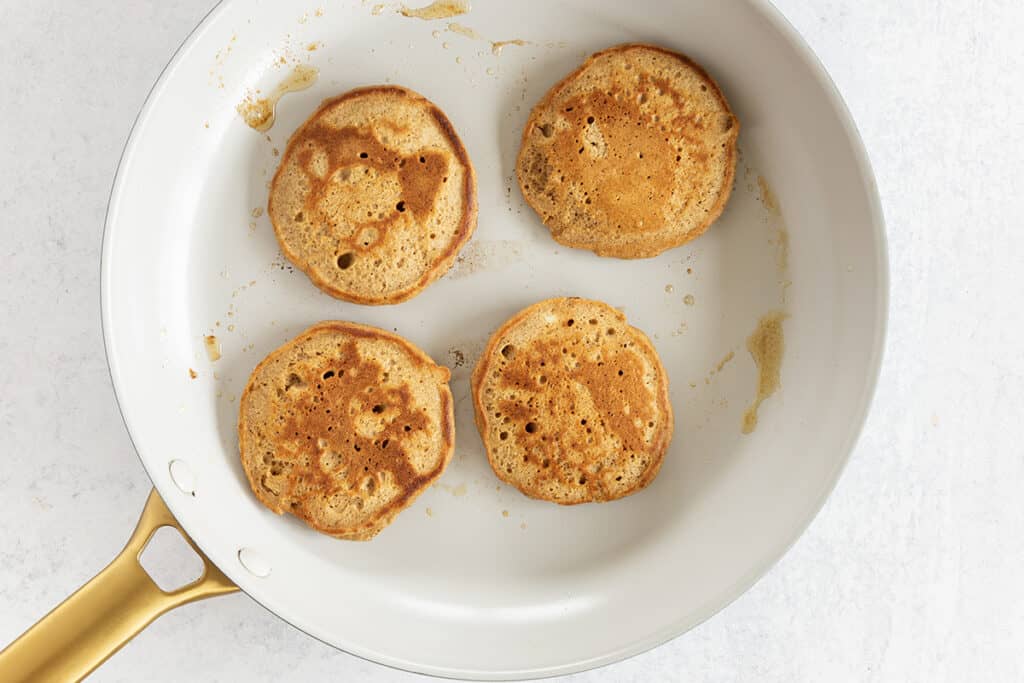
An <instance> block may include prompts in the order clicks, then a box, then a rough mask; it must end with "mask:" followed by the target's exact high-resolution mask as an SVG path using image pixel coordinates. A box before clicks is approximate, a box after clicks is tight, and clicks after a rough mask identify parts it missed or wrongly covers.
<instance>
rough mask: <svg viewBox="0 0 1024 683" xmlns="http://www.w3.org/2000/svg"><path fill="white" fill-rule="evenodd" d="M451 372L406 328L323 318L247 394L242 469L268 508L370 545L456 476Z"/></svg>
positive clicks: (258, 375) (267, 363)
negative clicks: (448, 471)
mask: <svg viewBox="0 0 1024 683" xmlns="http://www.w3.org/2000/svg"><path fill="white" fill-rule="evenodd" d="M449 376H450V374H449V371H448V369H447V368H444V367H441V366H438V365H436V364H435V363H434V362H433V361H432V360H431V359H430V357H429V356H427V355H426V354H425V353H423V352H422V351H420V350H419V349H418V348H416V347H415V346H413V344H411V343H410V342H408V341H406V340H405V339H402V338H401V337H399V336H398V335H396V334H392V333H391V332H387V331H385V330H379V329H377V328H374V327H367V326H364V325H357V324H355V323H348V322H322V323H319V324H317V325H314V326H313V327H311V328H309V329H308V330H306V331H305V332H303V333H302V334H300V335H299V336H298V337H296V338H295V339H293V340H292V341H290V342H288V343H286V344H285V345H284V346H282V347H280V348H278V349H277V350H275V351H273V352H272V353H271V354H270V355H269V356H267V357H266V358H265V359H263V361H262V362H261V363H260V364H259V365H258V366H256V369H255V370H253V373H252V376H251V377H250V378H249V383H248V384H247V385H246V387H245V391H244V392H243V393H242V401H241V411H240V415H239V419H238V441H239V448H240V450H241V456H242V467H243V469H244V470H245V474H246V476H247V477H248V478H249V484H250V485H251V486H252V490H253V492H254V493H255V494H256V497H257V498H258V499H259V500H260V502H261V503H263V504H264V505H266V506H267V507H268V508H270V509H271V510H273V511H274V512H276V513H277V514H282V513H285V512H290V513H291V514H293V515H295V516H296V517H298V518H300V519H302V520H303V521H305V522H306V523H307V524H308V525H309V526H311V527H313V528H314V529H316V530H317V531H321V532H323V533H325V534H329V535H331V536H336V537H338V538H346V539H350V540H359V541H363V540H369V539H370V538H373V537H374V536H375V535H376V534H377V533H378V532H379V531H380V530H381V529H383V528H384V527H385V526H387V525H388V524H390V523H391V521H392V520H393V519H394V518H395V516H396V515H397V514H398V513H399V512H400V511H402V510H403V509H404V508H406V507H408V506H409V505H411V504H412V502H413V501H414V500H415V499H416V497H417V496H418V495H419V494H420V493H421V492H422V491H423V490H424V489H425V488H426V487H427V486H429V485H430V484H431V483H432V482H433V481H434V480H436V479H437V478H438V477H439V476H441V473H442V472H443V471H444V468H445V466H446V465H447V464H448V461H449V460H450V459H451V456H452V451H453V449H454V447H455V423H454V416H453V412H452V395H451V391H450V390H449V389H448V379H449Z"/></svg>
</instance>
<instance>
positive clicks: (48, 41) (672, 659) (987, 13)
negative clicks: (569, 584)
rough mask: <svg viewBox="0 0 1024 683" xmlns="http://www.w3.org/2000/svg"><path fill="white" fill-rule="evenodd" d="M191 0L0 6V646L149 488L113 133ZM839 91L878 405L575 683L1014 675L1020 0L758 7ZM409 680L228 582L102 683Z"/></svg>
mask: <svg viewBox="0 0 1024 683" xmlns="http://www.w3.org/2000/svg"><path fill="white" fill-rule="evenodd" d="M210 4H211V0H165V1H163V2H157V1H155V0H146V1H144V2H143V1H141V0H140V1H135V2H121V3H106V2H98V1H97V0H85V1H83V2H75V3H53V2H33V3H13V2H7V3H4V10H3V12H2V15H3V17H4V21H3V24H2V26H0V36H2V39H3V43H4V50H3V54H4V59H3V60H0V120H2V121H3V125H4V128H5V131H6V132H5V134H4V135H3V136H2V143H3V144H2V150H3V157H2V159H3V163H2V168H0V207H2V209H3V219H2V222H0V230H2V236H3V239H2V240H0V250H2V256H0V258H2V262H3V266H2V269H0V272H2V284H0V320H2V321H3V322H2V324H0V396H3V398H2V399H0V444H2V446H0V454H2V461H0V462H2V465H0V501H2V506H0V510H2V512H0V645H3V644H6V643H7V642H9V641H11V640H12V639H13V638H15V637H16V636H17V635H18V634H19V633H21V632H22V631H23V630H24V629H25V628H27V627H28V626H30V625H31V624H32V623H33V622H34V621H35V620H36V619H37V618H39V617H40V616H42V615H43V614H45V613H46V612H47V611H48V610H49V609H50V608H51V607H53V606H55V605H56V604H57V603H58V602H60V601H61V600H62V599H63V598H64V597H66V596H67V595H68V594H69V593H70V592H71V591H72V590H74V589H75V588H77V587H78V586H79V585H81V584H82V583H83V582H84V581H85V580H87V579H88V578H90V577H91V576H92V575H93V574H95V573H96V572H97V571H98V570H99V569H101V568H102V567H103V566H104V565H105V564H106V563H107V562H108V561H109V560H110V559H111V558H112V557H113V556H114V555H115V554H116V553H117V551H118V550H120V548H121V546H122V544H123V543H124V540H125V538H126V536H127V534H128V533H129V530H130V529H131V528H132V526H133V525H134V523H135V520H136V518H137V515H138V512H139V510H140V509H141V507H142V503H143V502H144V500H145V497H146V494H147V492H148V491H149V489H150V484H149V480H148V479H147V477H146V474H145V472H144V471H143V469H142V467H141V465H140V464H139V462H138V460H137V459H136V458H135V457H134V454H133V452H132V447H131V444H130V443H129V441H128V436H127V434H126V432H125V429H124V426H123V424H122V422H121V418H120V415H119V414H118V411H117V406H116V404H115V401H114V396H113V392H112V390H111V386H110V380H109V377H108V374H107V368H106V361H105V359H104V354H103V342H102V338H101V332H100V319H99V249H100V237H101V232H102V226H103V216H104V210H105V207H106V202H107V196H108V193H109V190H110V185H111V181H112V178H113V174H114V170H115V168H116V165H117V160H118V156H119V155H120V152H121V148H122V145H123V143H124V140H125V137H126V135H127V134H128V131H129V128H130V126H131V123H132V120H133V119H134V117H135V114H136V112H137V111H138V109H139V107H140V105H141V104H142V102H143V99H144V98H145V96H146V93H147V92H148V90H149V87H150V85H151V84H152V82H153V81H154V79H155V78H156V77H157V75H158V74H159V72H160V69H161V68H162V67H163V65H164V63H165V62H166V61H167V59H168V58H169V56H170V55H171V53H172V52H173V51H174V49H175V48H176V47H177V45H178V44H179V42H180V41H181V40H182V39H183V37H184V36H185V35H186V34H187V33H188V31H189V30H190V29H191V28H192V27H193V26H194V25H195V24H196V22H197V21H198V20H199V19H200V18H201V17H202V16H203V15H204V14H205V13H206V11H207V10H208V8H209V5H210ZM777 4H778V5H779V6H780V9H782V11H783V12H784V14H785V15H786V16H787V17H788V18H789V19H790V20H791V21H792V22H793V23H794V24H795V25H796V27H797V28H798V29H799V30H800V31H801V32H802V33H803V35H804V36H805V37H806V39H807V40H808V42H809V43H810V45H811V46H812V48H814V49H815V50H816V51H817V53H818V55H819V56H820V57H821V59H822V61H823V62H824V63H825V66H826V67H827V68H828V70H829V71H830V72H831V74H832V76H833V78H834V79H835V81H836V83H837V84H838V86H839V89H840V90H841V91H842V93H843V94H844V96H845V97H846V100H847V102H848V103H849V106H850V108H851V110H852V111H853V115H854V118H855V119H856V121H857V123H858V125H859V127H860V130H861V132H862V134H863V136H864V139H865V142H866V145H867V148H868V151H869V153H870V156H871V159H872V161H873V163H874V167H875V172H876V174H877V178H878V184H879V187H880V189H881V195H882V201H883V205H884V208H885V215H886V219H887V222H888V229H889V239H890V245H891V262H892V312H891V328H890V335H889V339H888V348H887V351H886V359H885V367H884V370H883V373H882V380H881V384H880V386H879V390H878V394H877V398H876V400H875V403H874V408H873V410H872V413H871V417H870V419H869V420H868V424H867V427H866V429H865V432H864V435H863V437H862V439H861V441H860V444H859V446H858V448H857V450H856V452H855V454H854V456H853V459H852V462H851V463H850V466H849V467H848V469H847V470H846V473H845V475H844V476H843V478H842V480H841V482H840V484H839V487H838V488H837V490H836V492H835V493H834V495H833V496H832V497H831V499H830V500H829V502H828V504H827V505H826V506H825V508H824V510H823V511H822V513H821V514H820V515H819V517H818V518H817V520H816V521H815V522H814V524H813V525H812V526H811V528H810V530H809V531H808V532H807V533H806V534H805V535H804V536H803V538H802V539H801V540H800V541H799V542H798V543H797V544H796V546H795V547H794V548H793V549H792V551H791V552H790V553H789V554H788V555H787V556H786V557H785V558H784V559H783V560H782V561H781V562H780V563H779V565H778V566H777V567H775V569H773V570H772V571H771V572H770V573H769V574H768V575H767V576H766V577H765V578H763V579H762V580H761V581H760V582H759V583H758V584H757V585H756V586H755V587H754V588H753V589H752V590H751V591H750V592H749V593H747V594H746V595H745V596H743V597H742V598H741V599H739V600H738V601H737V602H736V603H735V604H733V605H732V606H730V607H729V608H727V609H726V610H724V611H723V612H722V613H720V614H719V615H717V616H716V617H714V618H712V619H711V620H710V621H708V622H707V623H705V624H703V625H702V626H700V627H698V628H696V629H695V630H693V631H692V632H690V633H688V634H687V635H685V636H683V637H681V638H678V639H676V640H675V641H673V642H670V643H668V644H666V645H664V646H662V647H659V648H657V649H655V650H653V651H651V652H648V653H646V654H644V655H641V656H639V657H635V658H634V659H632V660H629V661H627V662H624V663H621V664H617V665H614V666H610V667H607V668H604V669H601V670H598V671H594V672H590V673H587V674H581V675H579V676H573V677H570V678H571V679H572V680H580V681H583V680H587V681H623V680H637V681H649V680H686V681H739V680H744V681H746V680H750V681H753V680H756V681H780V682H781V681H785V682H790V681H929V682H931V681H966V680H976V681H993V682H995V681H1020V680H1024V640H1022V638H1024V438H1022V437H1024V434H1022V432H1024V430H1022V423H1024V344H1022V342H1021V336H1022V334H1024V306H1022V304H1021V299H1022V298H1024V297H1022V295H1024V277H1022V275H1021V273H1022V272H1024V191H1022V190H1021V187H1020V184H1021V177H1022V176H1024V115H1022V111H1024V95H1022V90H1021V88H1020V78H1021V73H1024V47H1022V45H1024V44H1022V43H1021V42H1020V36H1019V34H1020V30H1021V29H1022V28H1024V4H1021V3H1017V2H1011V1H1009V0H990V1H988V2H984V3H979V4H971V3H935V2H932V1H930V0H899V1H897V2H882V1H878V0H875V1H872V2H863V1H862V0H817V1H816V2H812V3H807V2H800V1H798V0H778V2H777ZM412 678H416V677H414V676H412V675H409V674H404V673H401V672H397V671H394V670H391V669H386V668H383V667H380V666H377V665H375V664H372V663H370V662H366V661H363V660H360V659H357V658H355V657H352V656H350V655H347V654H344V653H342V652H339V651H337V650H334V649H332V648H330V647H328V646H327V645H324V644H322V643H320V642H317V641H315V640H313V639H312V638H309V637H307V636H305V635H303V634H302V633H300V632H299V631H297V630H295V629H293V628H292V627H290V626H289V625H287V624H285V623H284V622H282V621H280V620H279V619H277V618H276V617H274V616H273V615H272V614H270V613H268V612H267V611H265V610H264V609H263V608H262V607H260V606H258V605H257V604H256V603H254V602H253V601H251V600H250V599H249V598H247V597H246V596H244V595H240V594H238V595H232V596H229V597H224V598H220V599H217V600H213V601H208V602H204V603H197V604H193V605H190V606H187V607H184V608H181V609H178V610H176V611H174V612H171V613H170V614H168V615H166V616H164V617H162V618H160V619H159V620H158V621H157V622H156V623H155V624H153V625H152V626H151V627H150V628H149V629H147V630H146V631H145V632H143V633H142V634H141V635H140V636H139V637H138V638H136V639H135V640H134V641H133V642H131V643H130V644H129V645H128V646H127V647H126V648H125V649H124V650H122V651H121V652H120V653H118V654H117V655H116V656H115V657H114V658H113V659H112V660H110V661H109V662H108V663H107V664H105V665H104V666H103V667H102V668H101V669H100V670H99V671H98V672H97V674H96V675H95V676H94V680H98V681H137V680H151V681H157V680H160V681H183V680H190V681H191V680H194V681H214V680H224V681H237V680H247V681H256V682H259V681H280V680H366V681H391V680H406V679H412Z"/></svg>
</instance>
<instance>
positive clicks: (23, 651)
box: [0, 489, 238, 682]
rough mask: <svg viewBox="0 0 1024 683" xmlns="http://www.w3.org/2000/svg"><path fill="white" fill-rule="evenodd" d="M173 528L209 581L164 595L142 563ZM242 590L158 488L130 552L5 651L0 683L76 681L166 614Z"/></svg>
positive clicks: (1, 658) (1, 655) (0, 661)
mask: <svg viewBox="0 0 1024 683" xmlns="http://www.w3.org/2000/svg"><path fill="white" fill-rule="evenodd" d="M165 526H171V527H174V528H175V529H177V530H178V531H179V532H181V535H182V537H183V538H184V539H185V540H186V541H188V544H189V545H190V546H192V550H194V551H195V552H196V554H198V555H199V557H200V559H202V561H203V573H202V575H201V576H200V577H199V578H198V579H196V580H195V581H193V582H192V583H189V584H187V585H185V586H182V587H181V588H178V589H175V590H173V591H169V592H165V591H162V590H160V588H158V587H157V585H156V583H154V582H153V579H151V578H150V576H149V574H147V573H146V570H144V569H143V568H142V565H140V564H139V555H140V554H141V553H142V551H143V549H145V547H146V544H147V543H149V539H150V538H151V537H152V536H153V533H154V532H156V530H157V529H159V528H161V527H165ZM236 590H238V587H237V586H235V584H233V583H232V582H231V580H230V579H229V578H228V577H226V576H225V575H224V574H223V573H222V572H221V571H220V570H219V569H217V567H215V566H214V565H213V563H212V562H210V561H209V560H208V559H207V558H206V556H205V555H203V553H202V552H200V551H199V548H197V547H196V545H195V544H194V543H193V542H192V539H190V538H189V537H188V535H187V534H186V533H185V530H184V529H182V528H181V526H180V525H179V524H178V522H177V520H175V519H174V516H173V515H172V514H171V511H170V510H168V509H167V506H166V505H164V501H163V500H162V499H161V498H160V495H159V494H158V493H157V492H156V489H153V491H152V492H150V494H149V499H148V500H147V501H146V507H145V508H143V510H142V515H141V516H140V517H139V523H138V525H137V526H136V527H135V531H134V532H133V533H132V536H131V538H129V539H128V543H127V545H125V547H124V550H122V551H121V552H120V554H118V556H117V557H115V558H114V560H113V561H112V562H111V563H110V564H108V565H107V566H106V568H105V569H103V571H101V572H100V573H99V574H97V575H96V576H95V577H94V578H93V579H92V580H91V581H89V582H88V583H87V584H85V585H84V586H82V587H81V588H79V589H78V590H77V591H76V592H75V593H74V594H73V595H71V597H69V598H68V599H67V600H65V601H64V602H63V603H61V604H60V605H58V606H57V607H56V608H55V609H54V610H53V611H52V612H50V613H49V614H47V615H46V616H45V617H43V618H42V619H40V620H39V621H38V622H37V623H36V624H35V625H34V626H33V627H32V628H30V629H29V630H28V631H26V632H25V633H23V634H22V635H21V636H20V637H19V638H18V639H17V640H15V641H14V642H13V643H11V644H10V645H8V646H7V648H5V649H4V650H3V651H2V652H0V681H10V682H14V681H77V680H81V679H82V678H85V677H86V676H87V675H89V674H90V673H91V672H92V671H93V670H94V669H95V668H96V667H98V666H99V665H100V664H102V663H103V662H105V661H106V660H107V659H108V658H109V657H110V656H111V655H112V654H114V653H115V652H117V651H118V650H119V649H121V647H122V646H124V645H125V643H127V642H128V641H129V640H131V639H132V638H133V637H135V635H136V634H137V633H138V632H139V631H141V630H142V629H144V628H145V627H146V626H148V625H149V624H150V623H151V622H152V621H153V620H154V619H156V618H157V617H159V616H160V615H161V614H163V613H164V612H166V611H168V610H170V609H173V608H175V607H179V606H181V605H184V604H186V603H189V602H193V601H195V600H202V599H204V598H211V597H213V596H215V595H222V594H224V593H230V592H232V591H236Z"/></svg>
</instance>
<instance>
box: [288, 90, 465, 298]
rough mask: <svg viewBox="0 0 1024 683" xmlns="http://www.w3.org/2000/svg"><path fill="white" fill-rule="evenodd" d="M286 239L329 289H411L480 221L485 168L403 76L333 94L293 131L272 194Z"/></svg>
mask: <svg viewBox="0 0 1024 683" xmlns="http://www.w3.org/2000/svg"><path fill="white" fill-rule="evenodd" d="M268 213H269V215H270V220H271V222H272V223H273V224H274V232H275V234H276V235H277V240H278V242H279V243H280V245H281V251H282V252H284V255H285V256H286V257H287V258H288V260H290V261H291V262H292V263H294V264H295V265H296V266H297V267H298V268H299V269H301V270H302V271H303V272H305V273H306V275H308V276H309V278H310V279H311V280H312V281H313V283H314V284H315V285H316V286H317V287H319V288H320V289H322V290H324V291H325V292H327V293H328V294H330V295H331V296H335V297H337V298H339V299H345V300H346V301H352V302H355V303H361V304H393V303H398V302H401V301H405V300H407V299H410V298H412V297H414V296H416V294H418V293H419V292H421V291H422V290H423V289H424V288H425V287H426V286H427V285H429V284H430V283H431V282H433V281H434V280H436V279H438V278H439V277H441V276H442V275H443V274H444V273H445V272H447V271H448V269H449V268H451V266H452V264H453V263H454V262H455V257H456V256H457V255H458V252H459V249H461V248H462V246H463V245H464V244H465V243H466V242H467V241H469V238H470V236H471V235H472V234H473V230H474V229H475V228H476V217H477V198H476V176H475V174H474V171H473V166H472V164H471V163H470V161H469V156H468V155H467V154H466V150H465V148H464V147H463V146H462V141H461V140H459V136H458V135H457V134H456V133H455V129H454V128H453V127H452V124H451V122H449V121H448V118H447V117H446V116H445V115H444V113H443V112H442V111H441V110H440V109H438V108H437V107H436V106H435V105H434V104H433V103H431V102H430V101H429V100H427V99H426V98H424V97H422V96H421V95H418V94H416V93H414V92H412V91H411V90H406V89H405V88H400V87H397V86H375V87H370V88H360V89H358V90H352V91H350V92H348V93H345V94H344V95H341V96H340V97H336V98H334V99H331V100H327V101H326V102H324V103H323V104H322V105H320V108H319V109H317V110H316V111H315V112H314V113H313V115H312V116H311V117H310V118H309V119H308V120H307V121H306V122H305V123H304V124H302V126H301V127H300V128H299V129H298V130H297V131H296V132H295V134H294V135H292V137H291V139H290V140H289V142H288V147H287V149H286V150H285V153H284V156H283V157H282V159H281V165H280V167H279V168H278V169H277V173H276V174H275V175H274V180H273V183H272V184H271V188H270V200H269V205H268Z"/></svg>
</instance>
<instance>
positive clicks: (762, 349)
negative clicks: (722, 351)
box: [743, 312, 788, 434]
mask: <svg viewBox="0 0 1024 683" xmlns="http://www.w3.org/2000/svg"><path fill="white" fill-rule="evenodd" d="M787 317H788V316H787V315H786V314H785V313H781V312H775V313H769V314H768V315H766V316H764V317H763V318H761V320H760V322H758V324H757V329H755V330H754V332H753V334H751V335H750V337H749V338H748V339H747V350H748V351H750V355H751V356H752V357H753V359H754V363H755V364H757V373H758V377H757V396H756V398H755V399H754V402H753V403H752V404H751V406H750V407H749V408H748V409H747V412H746V413H744V415H743V433H744V434H750V433H751V432H753V431H754V430H755V429H757V411H758V409H759V408H760V407H761V404H762V403H764V401H765V400H767V399H768V397H770V396H771V395H772V394H774V393H775V392H776V391H778V389H779V387H780V386H781V381H780V371H781V369H782V353H783V351H784V349H785V343H784V338H783V331H782V322H783V321H784V320H785V319H786V318H787Z"/></svg>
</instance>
